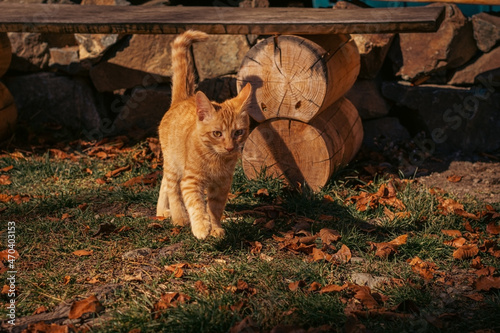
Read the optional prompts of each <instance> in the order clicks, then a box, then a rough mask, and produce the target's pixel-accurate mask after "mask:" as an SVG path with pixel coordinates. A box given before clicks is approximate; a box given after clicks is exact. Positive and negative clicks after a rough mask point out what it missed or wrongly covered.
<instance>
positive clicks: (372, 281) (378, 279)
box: [351, 273, 390, 289]
mask: <svg viewBox="0 0 500 333" xmlns="http://www.w3.org/2000/svg"><path fill="white" fill-rule="evenodd" d="M351 280H352V282H353V283H355V284H357V285H360V286H368V287H370V289H376V288H381V287H382V286H383V285H384V284H387V283H389V281H390V280H389V279H388V278H385V277H382V276H374V275H371V274H368V273H353V274H352V275H351Z"/></svg>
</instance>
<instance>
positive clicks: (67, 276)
mask: <svg viewBox="0 0 500 333" xmlns="http://www.w3.org/2000/svg"><path fill="white" fill-rule="evenodd" d="M70 281H71V276H69V275H66V276H64V278H63V284H64V285H66V284H68V283H69V282H70Z"/></svg>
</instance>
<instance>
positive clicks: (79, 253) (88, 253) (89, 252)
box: [73, 250, 94, 257]
mask: <svg viewBox="0 0 500 333" xmlns="http://www.w3.org/2000/svg"><path fill="white" fill-rule="evenodd" d="M93 253H94V250H76V251H73V254H74V255H75V256H79V257H84V256H91V255H92V254H93Z"/></svg>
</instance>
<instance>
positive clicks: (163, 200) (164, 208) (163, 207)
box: [156, 174, 170, 217]
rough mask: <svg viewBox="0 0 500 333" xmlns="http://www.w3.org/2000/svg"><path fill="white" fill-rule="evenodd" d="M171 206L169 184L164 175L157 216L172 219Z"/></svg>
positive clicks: (157, 205)
mask: <svg viewBox="0 0 500 333" xmlns="http://www.w3.org/2000/svg"><path fill="white" fill-rule="evenodd" d="M169 208H170V206H169V204H168V182H167V176H166V175H165V174H163V178H162V180H161V186H160V194H159V196H158V203H157V204H156V216H163V217H170V209H169Z"/></svg>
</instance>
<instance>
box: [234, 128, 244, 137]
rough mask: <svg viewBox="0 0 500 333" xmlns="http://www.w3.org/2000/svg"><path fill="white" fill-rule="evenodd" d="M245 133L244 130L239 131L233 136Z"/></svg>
mask: <svg viewBox="0 0 500 333" xmlns="http://www.w3.org/2000/svg"><path fill="white" fill-rule="evenodd" d="M243 133H245V130H242V129H239V130H236V132H234V136H242V135H243Z"/></svg>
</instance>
